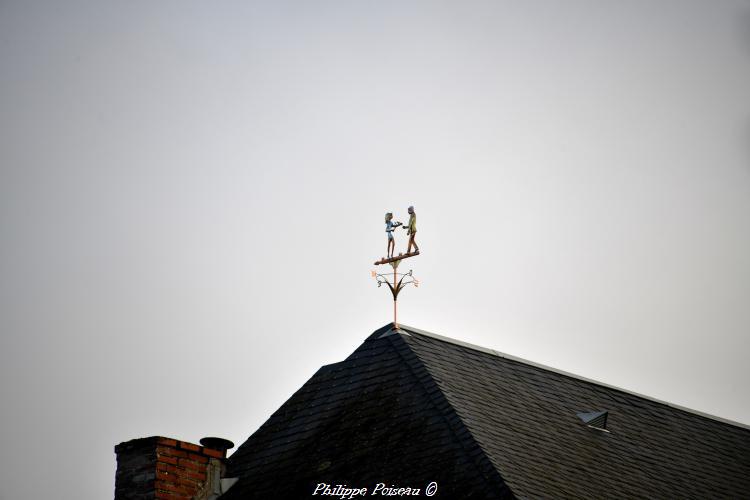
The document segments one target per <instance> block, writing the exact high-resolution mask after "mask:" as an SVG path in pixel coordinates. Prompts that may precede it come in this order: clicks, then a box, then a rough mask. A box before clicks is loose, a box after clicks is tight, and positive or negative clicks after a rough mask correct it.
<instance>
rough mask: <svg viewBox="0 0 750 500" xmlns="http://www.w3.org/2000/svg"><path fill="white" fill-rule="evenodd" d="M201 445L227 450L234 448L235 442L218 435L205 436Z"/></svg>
mask: <svg viewBox="0 0 750 500" xmlns="http://www.w3.org/2000/svg"><path fill="white" fill-rule="evenodd" d="M201 445H203V446H204V447H206V448H210V449H212V450H219V451H227V450H230V449H232V448H234V443H233V442H231V441H230V440H228V439H224V438H217V437H204V438H203V439H201Z"/></svg>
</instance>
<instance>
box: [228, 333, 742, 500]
mask: <svg viewBox="0 0 750 500" xmlns="http://www.w3.org/2000/svg"><path fill="white" fill-rule="evenodd" d="M604 411H606V412H607V414H606V416H605V418H604V419H601V418H599V419H597V421H602V420H604V421H605V422H606V431H607V432H603V431H602V430H599V429H594V428H592V427H590V426H588V425H586V423H584V421H582V418H581V417H579V414H594V413H596V414H599V413H600V412H604ZM228 476H236V477H239V478H240V481H239V482H238V483H237V485H236V486H235V487H234V488H233V489H231V490H230V491H229V492H228V493H227V495H226V496H225V497H226V498H227V500H233V499H253V498H270V497H275V498H302V497H307V496H309V495H310V494H311V493H312V491H313V490H314V488H315V486H316V484H318V483H321V482H327V483H330V484H333V485H335V484H347V485H349V486H351V487H368V488H372V487H373V486H374V485H375V484H376V483H377V482H385V483H387V484H389V485H390V484H393V485H397V486H404V487H422V488H424V486H425V485H427V484H428V483H429V482H431V481H435V482H437V483H438V486H439V488H438V494H437V495H436V496H435V497H436V498H513V497H517V498H539V497H571V498H575V497H579V498H592V497H595V498H602V497H633V498H639V497H641V498H642V497H650V498H653V497H674V496H679V497H681V498H706V497H719V498H722V497H724V498H739V497H743V496H745V494H746V492H747V491H750V429H748V428H747V427H746V426H742V425H739V424H736V423H731V422H728V421H724V420H721V419H718V418H715V417H710V416H707V415H703V414H699V413H697V412H693V411H689V410H686V409H683V408H680V407H676V406H674V405H670V404H667V403H664V402H660V401H656V400H654V399H651V398H647V397H645V396H641V395H638V394H634V393H631V392H627V391H624V390H622V389H618V388H615V387H611V386H607V385H605V384H601V383H598V382H594V381H591V380H587V379H584V378H581V377H577V376H574V375H571V374H568V373H565V372H561V371H558V370H554V369H551V368H548V367H544V366H541V365H537V364H534V363H530V362H528V361H524V360H521V359H518V358H514V357H512V356H508V355H505V354H502V353H498V352H497V351H493V350H490V349H485V348H480V347H476V346H472V345H469V344H465V343H462V342H460V341H456V340H453V339H449V338H446V337H441V336H438V335H435V334H431V333H428V332H424V331H422V330H419V329H416V328H411V327H407V326H403V325H402V326H401V329H400V331H395V330H393V329H392V325H390V324H389V325H386V326H384V327H383V328H380V329H379V330H377V331H375V332H374V333H373V334H372V335H370V336H369V337H368V338H367V339H366V340H365V342H364V343H363V344H362V345H361V346H360V347H359V348H357V349H356V350H355V351H354V352H353V353H352V354H351V355H350V356H349V357H348V358H347V359H346V360H344V361H342V362H339V363H335V364H332V365H327V366H324V367H322V368H321V369H320V370H318V372H317V373H316V374H315V375H313V377H312V378H311V379H310V380H309V381H308V382H307V383H305V384H304V385H303V386H302V387H301V388H300V389H299V390H298V391H297V392H296V393H295V394H294V395H292V397H291V398H290V399H289V400H288V401H287V402H286V403H284V404H283V405H282V406H281V408H279V410H277V411H276V412H275V413H274V414H273V415H272V416H271V417H270V418H269V420H268V421H267V422H266V423H265V424H263V425H262V426H261V427H260V429H258V431H256V432H255V433H254V434H253V435H252V436H251V437H250V438H249V439H248V440H247V441H246V442H245V443H244V444H243V445H242V446H240V447H239V448H238V450H237V451H236V452H235V453H234V454H233V455H232V456H231V457H230V458H229V460H228Z"/></svg>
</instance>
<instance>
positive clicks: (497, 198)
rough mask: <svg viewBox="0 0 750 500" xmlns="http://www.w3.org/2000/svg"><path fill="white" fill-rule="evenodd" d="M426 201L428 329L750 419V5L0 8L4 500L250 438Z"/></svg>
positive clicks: (421, 218)
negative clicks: (139, 449) (189, 448)
mask: <svg viewBox="0 0 750 500" xmlns="http://www.w3.org/2000/svg"><path fill="white" fill-rule="evenodd" d="M409 205H414V207H415V209H416V212H417V214H418V237H417V242H418V244H419V247H420V249H421V250H422V254H421V255H420V256H419V257H417V258H414V259H411V261H409V266H408V268H409V269H413V271H414V274H415V276H417V277H418V278H419V279H420V281H421V285H420V287H419V288H418V289H412V288H410V289H407V290H404V291H403V292H402V294H401V296H400V300H399V320H400V321H402V322H403V323H404V324H407V325H411V326H414V327H417V328H421V329H424V330H428V331H432V332H435V333H438V334H441V335H445V336H449V337H453V338H456V339H460V340H462V341H465V342H470V343H474V344H478V345H481V346H485V347H490V348H493V349H496V350H498V351H502V352H505V353H509V354H512V355H515V356H519V357H522V358H525V359H529V360H531V361H534V362H537V363H542V364H546V365H549V366H552V367H555V368H558V369H561V370H565V371H569V372H572V373H576V374H579V375H581V376H585V377H588V378H591V379H595V380H599V381H602V382H604V383H607V384H611V385H615V386H618V387H622V388H625V389H628V390H631V391H635V392H638V393H641V394H645V395H648V396H650V397H654V398H658V399H661V400H664V401H668V402H671V403H674V404H678V405H682V406H686V407H689V408H693V409H695V410H698V411H702V412H706V413H709V414H712V415H716V416H719V417H722V418H727V419H731V420H734V421H737V422H741V423H744V424H750V391H748V390H747V387H748V381H749V380H750V364H749V363H748V362H747V354H748V351H749V350H750V340H749V339H748V335H749V334H750V307H749V305H750V2H748V1H746V0H736V1H732V0H717V1H713V2H703V1H686V0H679V1H677V0H674V1H670V0H660V1H657V2H654V1H652V0H649V1H630V2H617V1H602V0H589V1H582V0H580V1H575V0H572V1H568V2H556V1H539V0H530V1H524V2H511V1H492V2H484V1H473V0H472V1H462V2H439V1H429V2H419V1H413V2H396V1H388V0H386V1H378V2H364V1H349V2H334V1H316V2H283V1H273V2H245V1H237V2H228V1H216V2H195V1H192V2H191V1H166V0H164V1H159V2H153V1H128V2H101V1H90V2H83V1H67V2H42V1H31V2H29V1H11V0H0V276H2V279H1V280H0V441H1V442H2V443H3V446H2V448H0V500H17V499H38V498H55V499H62V500H67V499H71V500H74V499H75V500H88V499H91V500H94V499H101V498H111V497H112V496H113V489H114V477H115V468H116V463H115V454H114V451H113V447H114V446H115V445H116V444H118V443H120V442H123V441H127V440H130V439H134V438H138V437H145V436H152V435H162V436H168V437H174V438H177V439H182V440H186V441H190V442H198V440H199V439H200V438H201V437H204V436H210V435H214V436H220V437H224V438H228V439H230V440H232V441H234V442H235V444H237V445H239V444H240V443H242V442H243V441H244V440H245V439H246V438H247V437H248V436H249V435H250V434H252V433H253V432H254V431H255V430H256V429H257V428H258V427H259V426H260V425H261V424H262V423H263V422H264V421H265V420H266V419H267V418H268V417H269V416H270V415H271V413H272V412H273V411H275V410H276V409H277V408H278V407H279V406H280V405H281V404H282V403H283V402H284V401H285V400H286V399H287V398H288V397H289V396H291V394H292V393H293V392H294V391H295V390H297V389H298V388H299V387H300V386H301V385H302V384H303V383H304V382H305V381H306V380H307V379H309V378H310V377H311V376H312V375H313V373H314V372H315V371H316V370H317V369H318V368H319V367H320V366H322V365H325V364H329V363H333V362H337V361H340V360H342V359H344V358H345V357H346V356H347V355H348V354H349V353H350V352H351V351H353V350H354V349H355V348H356V347H357V346H358V345H359V344H361V342H362V341H363V340H364V339H365V338H366V337H367V336H368V335H369V334H370V333H371V332H372V331H373V330H375V329H377V328H379V327H381V326H383V325H384V324H386V323H388V322H389V321H391V319H392V317H391V305H392V302H391V300H390V298H389V297H390V296H389V292H388V291H387V290H384V289H383V288H378V287H377V286H376V283H375V280H374V279H373V278H372V277H371V275H370V272H371V271H372V270H374V269H375V266H373V262H374V261H375V260H376V259H378V258H380V257H382V256H383V255H385V252H386V249H385V247H386V238H385V233H384V222H383V216H384V214H385V212H387V211H392V212H394V214H395V216H396V219H397V220H402V221H406V220H407V214H406V208H407V207H408V206H409ZM396 238H397V252H398V251H404V249H405V245H406V236H405V233H404V232H403V231H400V232H398V233H397V235H396Z"/></svg>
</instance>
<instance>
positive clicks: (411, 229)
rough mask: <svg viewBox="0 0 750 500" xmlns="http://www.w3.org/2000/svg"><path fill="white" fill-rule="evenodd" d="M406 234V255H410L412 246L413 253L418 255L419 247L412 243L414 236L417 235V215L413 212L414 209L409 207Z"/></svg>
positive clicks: (414, 242)
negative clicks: (407, 237) (407, 236)
mask: <svg viewBox="0 0 750 500" xmlns="http://www.w3.org/2000/svg"><path fill="white" fill-rule="evenodd" d="M406 234H408V235H409V246H408V247H407V249H406V253H407V254H409V253H411V246H412V245H414V253H416V254H418V253H419V246H418V245H417V242H416V241H414V236H415V235H416V234H417V214H416V212H414V207H409V225H408V226H407V228H406Z"/></svg>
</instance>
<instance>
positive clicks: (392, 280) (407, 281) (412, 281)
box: [372, 207, 419, 329]
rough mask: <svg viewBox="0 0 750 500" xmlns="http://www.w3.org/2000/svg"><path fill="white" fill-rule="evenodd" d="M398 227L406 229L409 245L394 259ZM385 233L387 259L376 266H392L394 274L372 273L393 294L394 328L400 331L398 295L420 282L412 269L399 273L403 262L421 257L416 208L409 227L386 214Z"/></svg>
mask: <svg viewBox="0 0 750 500" xmlns="http://www.w3.org/2000/svg"><path fill="white" fill-rule="evenodd" d="M398 227H402V228H403V229H406V234H407V235H408V236H409V244H408V246H407V249H406V253H405V254H404V253H399V254H398V256H395V257H394V255H393V254H394V253H395V250H396V241H395V239H394V237H393V232H394V231H395V230H396V228H398ZM385 232H386V234H387V235H388V249H387V253H386V255H387V257H383V258H382V259H380V260H379V261H376V262H375V265H376V266H379V265H381V264H390V266H391V267H392V268H393V274H391V273H390V272H389V273H387V274H380V273H378V272H377V271H372V277H373V278H375V279H376V280H377V282H378V286H381V285H383V284H384V283H385V284H386V285H388V288H390V290H391V294H393V326H394V327H395V328H396V329H398V316H397V313H398V311H397V307H396V305H397V303H398V293H399V292H400V291H401V290H403V289H404V287H405V286H407V285H414V286H419V280H418V279H416V278H415V277H414V275H413V274H412V270H411V269H409V272H408V273H399V272H397V269H398V265H399V264H400V263H401V261H402V260H404V259H408V258H409V257H414V256H416V255H419V246H418V245H417V242H416V241H414V237H415V235H416V234H417V214H416V213H415V212H414V207H409V223H408V224H407V225H403V224H402V223H400V222H394V221H393V213H391V212H388V213H387V214H385ZM412 247H414V251H413V252H412V251H411V249H412Z"/></svg>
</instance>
